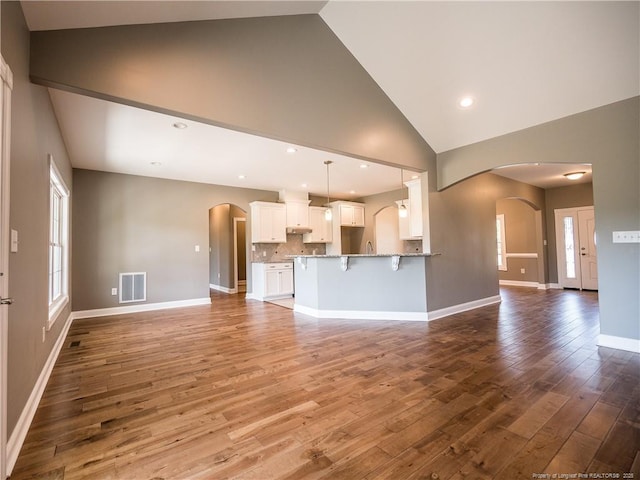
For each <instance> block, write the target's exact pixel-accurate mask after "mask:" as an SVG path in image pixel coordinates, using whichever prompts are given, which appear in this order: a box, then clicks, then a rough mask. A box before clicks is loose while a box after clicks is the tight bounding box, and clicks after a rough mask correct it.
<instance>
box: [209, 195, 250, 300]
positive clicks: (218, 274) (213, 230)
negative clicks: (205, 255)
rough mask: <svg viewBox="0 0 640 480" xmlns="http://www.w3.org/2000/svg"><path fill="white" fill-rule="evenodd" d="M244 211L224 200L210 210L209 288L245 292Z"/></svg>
mask: <svg viewBox="0 0 640 480" xmlns="http://www.w3.org/2000/svg"><path fill="white" fill-rule="evenodd" d="M246 221H247V213H246V212H245V211H244V210H243V209H242V208H240V207H238V206H237V205H233V204H230V203H223V204H219V205H216V206H215V207H212V208H211V209H209V288H210V289H212V290H217V291H220V292H224V293H240V292H246V288H247V287H246V285H247V237H246Z"/></svg>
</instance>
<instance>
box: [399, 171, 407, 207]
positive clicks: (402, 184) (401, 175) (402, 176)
mask: <svg viewBox="0 0 640 480" xmlns="http://www.w3.org/2000/svg"><path fill="white" fill-rule="evenodd" d="M403 173H404V172H403V171H402V169H400V191H401V192H402V189H403V188H404V182H403V180H404V175H403ZM402 196H403V197H404V195H402ZM408 215H409V212H408V210H407V207H405V205H404V198H403V199H402V202H401V203H400V205H398V216H399V217H400V218H407V216H408Z"/></svg>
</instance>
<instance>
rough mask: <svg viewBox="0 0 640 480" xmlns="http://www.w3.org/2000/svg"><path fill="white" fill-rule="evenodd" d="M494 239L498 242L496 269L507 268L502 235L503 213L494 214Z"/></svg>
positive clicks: (505, 250)
mask: <svg viewBox="0 0 640 480" xmlns="http://www.w3.org/2000/svg"><path fill="white" fill-rule="evenodd" d="M496 239H497V244H498V252H497V253H498V270H507V247H506V241H505V236H504V214H503V213H501V214H500V215H496Z"/></svg>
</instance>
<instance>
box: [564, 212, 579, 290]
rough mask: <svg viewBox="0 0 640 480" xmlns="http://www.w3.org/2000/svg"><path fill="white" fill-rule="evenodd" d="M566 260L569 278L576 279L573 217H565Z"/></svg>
mask: <svg viewBox="0 0 640 480" xmlns="http://www.w3.org/2000/svg"><path fill="white" fill-rule="evenodd" d="M562 223H563V225H564V259H565V273H566V274H567V278H576V251H575V246H574V244H573V236H574V233H573V217H570V216H569V217H564V218H563V219H562Z"/></svg>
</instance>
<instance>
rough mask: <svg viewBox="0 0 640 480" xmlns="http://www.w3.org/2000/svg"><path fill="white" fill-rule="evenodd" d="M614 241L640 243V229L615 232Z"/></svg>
mask: <svg viewBox="0 0 640 480" xmlns="http://www.w3.org/2000/svg"><path fill="white" fill-rule="evenodd" d="M613 243H640V230H631V231H627V232H613Z"/></svg>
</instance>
